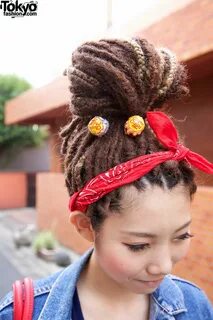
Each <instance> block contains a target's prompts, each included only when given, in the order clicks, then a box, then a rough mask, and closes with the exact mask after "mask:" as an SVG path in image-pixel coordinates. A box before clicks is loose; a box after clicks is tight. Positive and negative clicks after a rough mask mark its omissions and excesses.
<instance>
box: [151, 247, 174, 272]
mask: <svg viewBox="0 0 213 320" xmlns="http://www.w3.org/2000/svg"><path fill="white" fill-rule="evenodd" d="M172 265H173V263H172V257H171V253H170V250H169V248H164V249H162V250H161V252H156V254H155V255H154V257H153V259H152V260H151V262H150V263H149V264H148V267H147V272H148V273H149V274H150V275H155V276H156V275H158V276H159V277H162V276H165V275H166V274H169V273H171V271H172Z"/></svg>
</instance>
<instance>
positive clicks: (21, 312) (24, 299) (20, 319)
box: [13, 278, 34, 320]
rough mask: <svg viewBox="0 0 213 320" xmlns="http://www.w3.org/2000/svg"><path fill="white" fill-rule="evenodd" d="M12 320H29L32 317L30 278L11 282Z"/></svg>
mask: <svg viewBox="0 0 213 320" xmlns="http://www.w3.org/2000/svg"><path fill="white" fill-rule="evenodd" d="M13 294H14V317H13V319H14V320H31V319H32V317H33V306H34V290H33V281H32V279H31V278H25V279H24V280H23V281H16V282H15V283H14V284H13Z"/></svg>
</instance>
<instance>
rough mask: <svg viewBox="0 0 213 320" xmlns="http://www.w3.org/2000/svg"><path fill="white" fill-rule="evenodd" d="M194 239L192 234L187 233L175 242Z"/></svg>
mask: <svg viewBox="0 0 213 320" xmlns="http://www.w3.org/2000/svg"><path fill="white" fill-rule="evenodd" d="M192 237H194V234H190V233H188V232H186V233H184V234H182V235H181V236H180V237H178V238H177V240H186V239H189V238H192Z"/></svg>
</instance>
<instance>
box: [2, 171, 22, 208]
mask: <svg viewBox="0 0 213 320" xmlns="http://www.w3.org/2000/svg"><path fill="white" fill-rule="evenodd" d="M26 205H27V177H26V174H25V173H24V172H18V173H17V172H1V173H0V209H10V208H23V207H26Z"/></svg>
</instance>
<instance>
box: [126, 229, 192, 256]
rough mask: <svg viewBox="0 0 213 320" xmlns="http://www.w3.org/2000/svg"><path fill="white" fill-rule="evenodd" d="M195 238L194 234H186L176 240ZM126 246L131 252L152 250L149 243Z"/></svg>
mask: <svg viewBox="0 0 213 320" xmlns="http://www.w3.org/2000/svg"><path fill="white" fill-rule="evenodd" d="M192 237H194V234H190V233H189V232H186V233H184V234H182V235H181V236H179V237H178V238H176V240H177V241H178V240H181V241H183V240H186V239H189V238H192ZM124 245H125V246H127V248H128V249H129V250H130V251H133V252H135V251H144V250H146V249H148V248H150V244H148V243H144V244H127V243H124Z"/></svg>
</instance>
